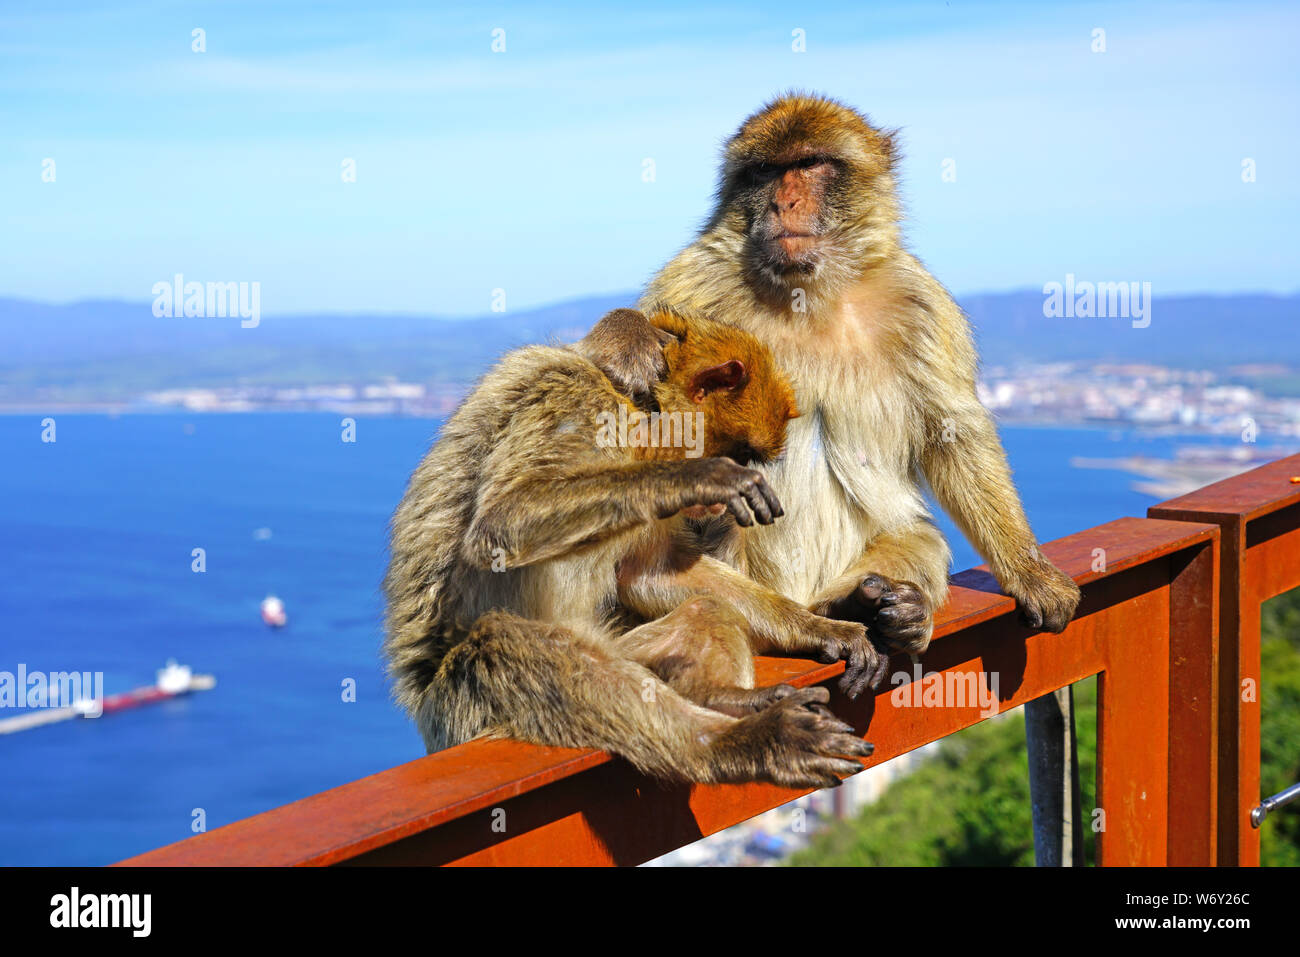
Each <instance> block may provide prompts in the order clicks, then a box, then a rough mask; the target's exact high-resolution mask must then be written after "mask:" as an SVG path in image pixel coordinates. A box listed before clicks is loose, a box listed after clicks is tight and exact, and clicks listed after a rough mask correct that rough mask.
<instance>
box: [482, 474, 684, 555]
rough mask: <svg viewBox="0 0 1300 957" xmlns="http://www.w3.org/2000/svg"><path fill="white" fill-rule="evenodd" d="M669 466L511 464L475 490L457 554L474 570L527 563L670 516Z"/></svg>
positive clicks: (571, 550)
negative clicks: (462, 549) (496, 563)
mask: <svg viewBox="0 0 1300 957" xmlns="http://www.w3.org/2000/svg"><path fill="white" fill-rule="evenodd" d="M669 464H670V463H656V462H638V463H629V464H625V465H611V466H606V467H603V468H602V467H600V466H597V465H589V466H585V467H578V468H568V469H566V468H562V467H558V466H551V465H538V466H536V467H533V468H529V467H527V466H524V467H521V468H515V469H514V470H513V471H511V472H507V473H506V474H505V475H504V476H503V477H502V478H501V479H500V480H499V481H496V482H492V483H489V484H488V485H487V486H486V487H484V488H483V489H482V490H481V492H480V495H479V500H478V503H477V507H476V508H475V512H474V518H473V520H472V521H471V522H470V525H469V528H468V531H467V532H466V540H465V553H466V555H467V557H469V559H470V560H471V561H472V562H474V564H476V565H479V566H480V567H490V566H491V564H492V562H493V561H494V560H495V559H497V558H498V557H500V558H501V559H502V560H504V562H505V565H506V567H507V568H515V567H519V566H523V565H532V564H535V563H537V562H542V561H546V560H548V559H551V558H556V557H558V556H561V555H566V554H569V553H571V552H573V551H575V550H577V549H579V548H582V547H584V546H587V545H592V544H595V543H597V542H601V541H604V540H606V539H609V538H613V537H614V536H616V535H620V534H622V533H624V532H627V531H629V530H631V529H633V528H636V527H637V526H640V525H644V524H647V523H649V522H651V521H653V520H655V519H656V518H660V517H663V515H664V514H665V513H667V514H672V512H673V511H674V510H675V509H673V508H672V505H673V497H674V493H675V494H676V495H677V497H679V498H680V497H681V493H680V491H678V490H677V489H676V488H675V487H674V484H675V483H674V482H673V475H672V469H671V468H669V467H667V466H668V465H669ZM489 474H492V473H489ZM496 474H498V475H500V474H501V473H500V472H497V473H496Z"/></svg>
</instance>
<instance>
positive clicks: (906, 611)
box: [813, 572, 934, 655]
mask: <svg viewBox="0 0 1300 957" xmlns="http://www.w3.org/2000/svg"><path fill="white" fill-rule="evenodd" d="M813 610H814V611H815V612H817V613H818V614H821V615H825V616H827V617H828V618H838V619H841V620H843V621H855V622H861V623H862V624H864V625H866V626H867V630H868V632H870V634H871V637H872V639H873V640H875V641H876V642H877V643H878V644H879V645H882V646H883V647H884V648H886V649H888V650H890V651H904V652H907V653H908V654H913V655H919V654H920V653H921V652H923V651H925V649H926V648H928V647H929V646H930V636H931V634H932V633H933V632H934V619H933V613H932V611H931V609H930V606H929V604H928V603H927V602H926V600H925V596H924V595H922V594H921V589H919V588H918V587H917V586H916V585H914V584H912V583H911V582H908V581H896V580H895V579H892V578H887V577H885V576H884V575H881V574H879V573H877V572H872V573H871V574H869V575H867V576H865V577H864V578H863V579H862V580H861V581H860V582H858V585H857V587H856V588H854V589H853V591H851V592H849V594H847V595H845V596H844V597H842V598H837V599H833V600H831V601H827V602H824V603H822V605H820V606H819V607H817V608H814V609H813Z"/></svg>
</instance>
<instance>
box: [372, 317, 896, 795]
mask: <svg viewBox="0 0 1300 957" xmlns="http://www.w3.org/2000/svg"><path fill="white" fill-rule="evenodd" d="M627 320H628V317H627V316H617V317H615V319H614V320H611V321H612V322H617V323H619V324H620V325H626V323H627ZM654 323H655V325H656V326H657V327H658V328H660V329H661V330H664V331H667V332H670V333H672V336H673V338H672V341H670V342H669V343H668V344H667V345H666V346H665V348H664V350H663V359H664V361H665V363H666V366H667V370H668V376H667V379H666V381H665V382H663V383H661V384H659V385H657V386H656V387H655V389H654V392H655V397H656V399H657V401H658V406H659V411H660V412H661V413H674V412H687V413H692V412H694V411H696V410H697V409H698V410H701V411H703V412H704V413H705V418H706V432H705V441H704V446H703V453H704V454H703V456H702V457H700V458H688V457H687V456H686V450H685V449H684V448H660V449H652V448H628V447H624V446H607V445H601V444H599V443H598V441H597V435H598V423H599V422H600V421H601V419H600V417H601V415H602V414H609V413H617V412H618V411H619V410H620V409H622V410H623V411H624V412H631V411H634V406H633V405H632V403H631V401H630V400H629V399H627V398H625V397H624V396H623V395H621V394H620V393H619V392H618V391H617V390H616V389H615V388H614V386H613V385H612V384H611V382H610V380H609V379H608V378H607V377H606V376H605V375H604V374H603V373H602V372H601V370H600V369H599V368H597V366H596V365H594V364H593V362H592V361H590V360H589V359H588V358H586V357H585V356H584V354H583V353H584V350H586V349H587V348H588V347H589V346H590V345H591V341H593V340H590V339H588V340H584V342H583V343H580V344H578V346H576V347H574V348H569V349H562V348H552V347H542V346H535V347H530V348H526V349H521V350H518V351H517V352H514V353H511V354H509V355H507V356H506V357H505V358H504V359H503V360H502V361H501V363H499V364H498V365H497V367H496V368H494V369H493V370H491V371H490V372H489V373H488V374H487V375H486V376H485V377H484V378H483V380H482V381H481V382H480V384H479V386H478V388H477V389H476V390H475V391H474V393H473V394H471V395H470V396H469V397H468V398H467V399H466V400H465V402H464V404H463V405H462V406H461V407H460V408H459V409H458V410H457V411H456V413H455V414H454V415H453V416H452V417H451V418H450V419H449V420H448V422H447V423H446V425H445V426H444V427H443V430H442V434H441V437H440V438H439V440H438V442H437V443H436V444H435V445H434V447H433V449H432V450H431V451H430V452H429V454H428V455H427V456H426V458H425V460H424V461H423V462H422V463H421V464H420V466H419V468H418V469H417V470H416V472H415V474H414V475H413V476H412V479H411V483H410V486H409V488H408V489H407V492H406V495H405V496H404V498H403V500H402V503H401V504H400V505H399V506H398V509H397V511H396V513H395V515H394V517H393V523H392V537H391V552H392V557H391V562H390V565H389V569H388V574H387V576H386V578H385V583H384V586H385V592H386V596H387V600H388V607H387V639H386V641H385V646H384V647H385V654H386V656H387V658H388V662H389V669H390V673H391V676H392V678H393V680H394V684H395V693H396V696H397V698H398V700H399V702H400V703H401V704H402V705H403V706H404V707H405V708H406V709H407V711H408V712H409V713H410V714H411V715H412V716H413V717H414V719H415V721H416V723H417V725H418V726H419V728H420V730H421V733H422V734H423V736H424V739H425V742H426V745H427V746H428V748H429V749H430V750H437V749H439V748H443V747H446V746H448V745H452V744H457V743H461V742H463V741H467V740H469V739H471V738H474V737H477V736H480V735H497V736H510V737H515V738H519V739H521V740H525V741H531V742H535V743H539V744H550V745H561V746H571V747H594V748H603V749H606V750H609V751H613V752H615V753H618V754H621V755H623V756H624V757H626V758H628V759H629V760H631V761H632V762H633V763H634V764H636V765H637V766H638V767H639V768H641V769H642V770H644V771H647V772H650V773H653V774H658V775H661V776H665V777H672V778H680V779H687V780H695V781H733V780H753V779H764V780H771V781H776V782H778V783H783V784H786V785H788V786H805V787H807V786H825V785H830V784H834V783H836V782H837V781H838V778H837V775H842V774H845V773H850V772H852V771H856V770H859V769H860V767H861V766H860V765H859V764H857V763H856V762H854V761H851V760H848V759H847V758H846V757H845V756H847V757H855V756H856V757H860V756H863V755H865V754H869V753H870V746H869V745H867V744H866V743H865V742H863V741H861V740H860V739H858V738H856V737H854V736H852V735H851V734H849V733H848V732H849V731H850V730H851V729H849V728H848V727H847V726H845V725H843V724H842V723H840V722H838V721H837V720H835V719H834V718H833V717H832V716H831V715H830V714H829V712H825V711H824V709H820V708H819V707H818V706H819V704H820V703H821V702H824V701H825V700H827V696H826V692H825V690H824V689H808V690H805V691H799V692H796V691H794V689H792V688H788V687H779V688H776V689H763V690H760V691H755V690H753V665H752V655H753V654H754V653H755V652H756V651H766V650H794V651H802V652H805V653H817V654H821V655H823V656H825V657H827V658H846V659H848V660H849V662H850V670H851V671H852V673H853V675H854V681H856V682H861V681H864V680H871V679H878V677H879V675H878V672H879V668H878V667H877V666H878V665H879V663H880V662H879V659H878V658H877V657H876V656H874V653H873V651H872V649H871V646H870V644H869V642H868V640H867V635H866V632H865V629H863V628H862V626H861V625H857V624H853V623H848V622H838V621H832V620H829V619H825V618H820V617H818V616H816V615H813V614H812V613H810V612H809V611H808V610H807V609H804V608H803V607H801V606H800V605H798V604H796V603H794V602H791V601H789V600H788V599H785V598H782V597H781V596H779V595H776V594H774V593H771V592H769V591H768V590H766V589H763V588H762V587H761V586H759V585H757V584H756V583H754V582H753V581H752V580H751V579H748V578H747V577H745V576H744V575H742V574H740V573H739V572H738V571H736V570H735V569H733V568H731V567H729V566H728V565H727V564H726V563H725V562H723V561H721V560H719V559H717V558H715V557H713V556H709V555H705V554H703V549H702V546H701V544H700V539H699V538H698V537H696V536H694V535H692V534H690V533H689V532H688V529H687V527H686V526H687V520H686V519H685V518H684V517H683V516H682V515H680V514H679V513H681V512H682V511H683V510H684V509H687V510H692V511H695V512H709V511H716V510H717V509H719V508H721V509H725V510H727V511H729V513H730V515H731V517H732V519H733V520H736V521H740V522H742V523H751V522H753V521H755V520H757V521H758V522H760V523H765V522H771V521H772V520H774V519H775V518H776V517H777V516H779V515H780V514H781V510H780V505H779V503H777V502H776V499H775V497H774V496H772V495H771V493H770V490H768V489H767V488H766V484H765V482H764V481H763V479H762V476H761V475H760V474H759V473H758V472H756V471H754V470H753V469H749V468H745V467H743V466H741V465H739V464H737V462H736V461H733V460H732V459H730V458H725V457H723V456H727V455H735V456H739V457H743V458H750V457H753V458H755V459H758V460H761V459H763V458H766V457H770V456H775V455H777V454H779V452H780V450H781V448H782V445H783V442H784V436H785V428H786V421H787V419H788V418H789V417H790V416H791V415H793V414H794V413H795V408H794V402H793V397H792V393H791V390H790V386H789V384H788V383H787V382H786V380H785V379H784V377H783V376H782V375H781V374H780V373H779V371H778V370H777V369H776V367H775V365H774V364H773V362H772V359H771V356H770V353H769V352H768V350H767V349H766V348H764V347H763V346H762V345H761V344H760V343H758V341H757V340H756V339H754V338H753V337H752V336H750V335H748V334H746V333H743V332H742V331H740V330H736V329H734V328H732V327H728V326H725V325H722V324H718V323H709V322H707V321H705V320H702V319H691V320H689V321H688V320H685V319H683V318H681V317H679V316H674V315H671V314H666V315H660V316H657V317H655V319H654ZM598 338H599V337H598ZM724 537H726V538H728V540H731V539H734V538H736V537H738V533H737V532H734V531H729V532H727V533H725V536H724Z"/></svg>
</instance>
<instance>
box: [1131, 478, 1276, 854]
mask: <svg viewBox="0 0 1300 957" xmlns="http://www.w3.org/2000/svg"><path fill="white" fill-rule="evenodd" d="M1147 514H1148V515H1150V516H1151V517H1152V518H1162V519H1173V520H1176V521H1190V522H1209V523H1211V524H1214V525H1218V526H1219V528H1220V530H1221V535H1222V538H1221V543H1220V551H1221V557H1220V563H1221V566H1222V572H1221V578H1220V582H1221V584H1220V593H1219V609H1220V618H1219V636H1220V638H1219V640H1220V649H1219V654H1220V658H1219V665H1220V671H1219V793H1218V803H1219V834H1218V859H1219V863H1220V864H1241V865H1257V864H1259V831H1257V830H1256V829H1254V828H1253V827H1251V824H1250V811H1251V808H1253V807H1254V806H1255V805H1256V804H1258V803H1259V801H1260V798H1261V796H1262V795H1261V794H1260V790H1259V709H1260V699H1259V678H1260V658H1259V640H1260V634H1259V627H1260V612H1259V606H1260V603H1261V602H1264V601H1266V600H1267V599H1269V598H1272V597H1273V596H1275V595H1280V594H1281V593H1282V592H1285V591H1289V590H1290V589H1292V588H1297V587H1300V455H1293V456H1291V457H1290V458H1285V459H1279V460H1278V461H1276V462H1271V463H1269V464H1268V465H1264V466H1261V467H1260V468H1257V469H1254V470H1253V471H1250V472H1247V473H1245V474H1244V475H1238V476H1236V477H1235V478H1230V479H1225V480H1224V481H1222V482H1216V483H1215V484H1213V485H1207V486H1206V487H1205V488H1202V489H1198V490H1196V491H1195V492H1191V493H1189V494H1187V495H1183V496H1180V497H1179V498H1175V499H1170V500H1169V501H1167V502H1162V503H1160V504H1159V505H1155V506H1153V507H1152V508H1151V509H1149V510H1148V512H1147Z"/></svg>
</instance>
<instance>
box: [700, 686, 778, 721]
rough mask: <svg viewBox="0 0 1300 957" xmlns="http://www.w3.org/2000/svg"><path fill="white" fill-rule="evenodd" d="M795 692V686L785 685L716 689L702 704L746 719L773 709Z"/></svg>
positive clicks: (705, 696)
mask: <svg viewBox="0 0 1300 957" xmlns="http://www.w3.org/2000/svg"><path fill="white" fill-rule="evenodd" d="M794 692H795V688H794V686H793V685H784V684H783V685H772V686H771V687H768V688H715V689H712V690H710V691H709V693H708V694H706V695H704V696H703V700H701V701H700V704H702V705H704V707H706V708H711V709H712V710H714V711H721V712H722V713H723V714H729V715H731V716H732V717H734V718H744V717H747V716H749V715H751V714H755V713H757V712H759V711H763V710H765V709H767V708H770V707H772V705H774V704H776V703H777V702H778V701H781V700H783V699H785V698H788V697H789V696H790V695H792V694H794Z"/></svg>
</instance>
